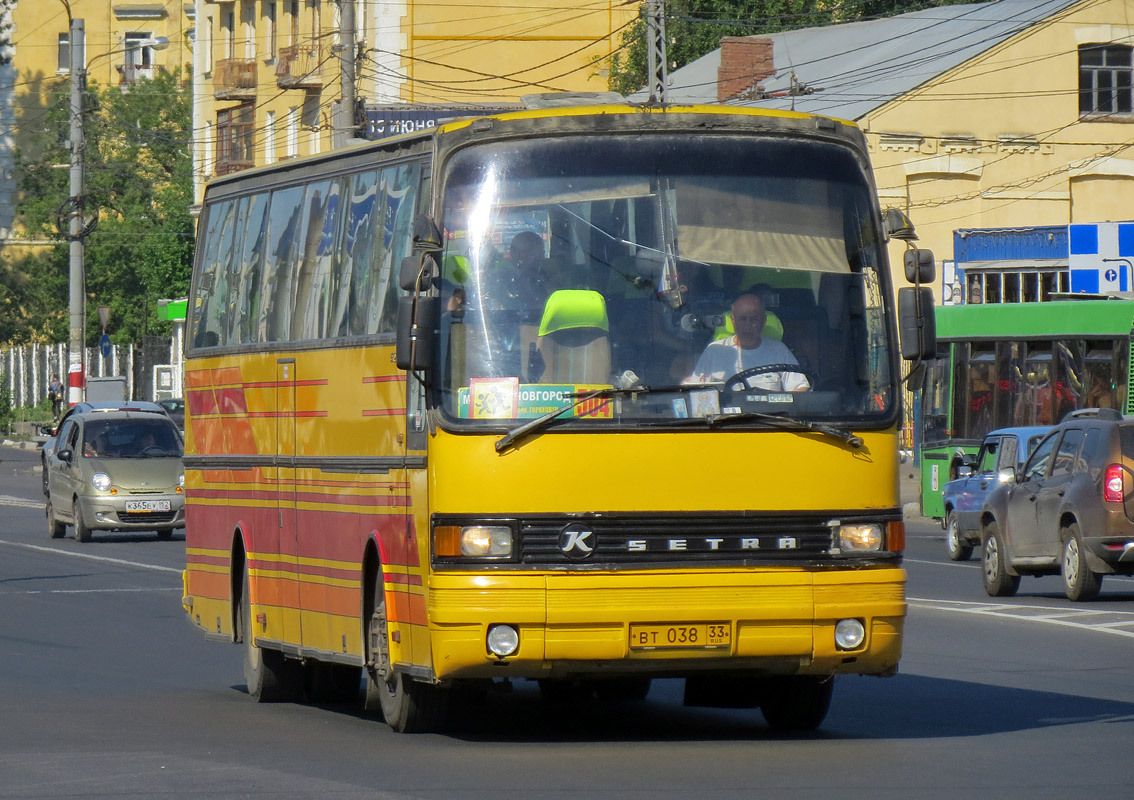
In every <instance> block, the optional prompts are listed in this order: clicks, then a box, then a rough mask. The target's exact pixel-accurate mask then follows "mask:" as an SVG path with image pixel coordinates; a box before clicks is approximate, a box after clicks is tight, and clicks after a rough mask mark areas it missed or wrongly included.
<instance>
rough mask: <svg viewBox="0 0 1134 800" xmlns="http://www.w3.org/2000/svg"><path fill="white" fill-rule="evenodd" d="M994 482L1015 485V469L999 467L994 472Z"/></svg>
mask: <svg viewBox="0 0 1134 800" xmlns="http://www.w3.org/2000/svg"><path fill="white" fill-rule="evenodd" d="M996 480H998V481H1000V482H1001V483H1015V482H1016V469H1015V468H1014V467H1001V468H1000V469H998V470H997V471H996Z"/></svg>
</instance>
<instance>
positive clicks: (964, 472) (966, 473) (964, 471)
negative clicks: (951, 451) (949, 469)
mask: <svg viewBox="0 0 1134 800" xmlns="http://www.w3.org/2000/svg"><path fill="white" fill-rule="evenodd" d="M972 474H973V468H972V467H970V466H968V465H967V464H962V465H961V466H959V467H957V477H958V478H971V477H972Z"/></svg>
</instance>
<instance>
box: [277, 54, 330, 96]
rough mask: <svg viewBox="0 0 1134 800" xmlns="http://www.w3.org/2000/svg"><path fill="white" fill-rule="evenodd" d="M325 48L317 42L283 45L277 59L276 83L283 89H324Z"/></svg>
mask: <svg viewBox="0 0 1134 800" xmlns="http://www.w3.org/2000/svg"><path fill="white" fill-rule="evenodd" d="M324 50H325V48H323V47H320V46H319V45H317V44H293V45H291V46H289V47H281V48H280V51H279V59H278V60H277V61H276V85H277V86H279V87H280V88H281V89H308V90H311V89H322V88H323V76H322V70H323V60H324V58H325V56H326V55H327V54H326V53H325V52H324Z"/></svg>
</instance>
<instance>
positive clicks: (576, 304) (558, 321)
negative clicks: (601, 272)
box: [539, 289, 610, 336]
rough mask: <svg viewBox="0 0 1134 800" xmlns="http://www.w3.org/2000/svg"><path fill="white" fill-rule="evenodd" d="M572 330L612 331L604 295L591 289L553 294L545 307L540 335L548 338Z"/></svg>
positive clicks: (569, 290) (568, 290) (561, 290)
mask: <svg viewBox="0 0 1134 800" xmlns="http://www.w3.org/2000/svg"><path fill="white" fill-rule="evenodd" d="M571 328H601V329H602V330H604V331H609V330H610V321H609V320H608V319H607V316H606V301H605V300H603V299H602V295H601V294H599V293H598V292H595V291H591V290H590V289H560V290H559V291H557V292H552V293H551V297H549V298H547V304H546V305H545V306H544V307H543V319H542V320H540V323H539V335H540V336H546V335H547V334H549V333H555V332H556V331H565V330H570V329H571Z"/></svg>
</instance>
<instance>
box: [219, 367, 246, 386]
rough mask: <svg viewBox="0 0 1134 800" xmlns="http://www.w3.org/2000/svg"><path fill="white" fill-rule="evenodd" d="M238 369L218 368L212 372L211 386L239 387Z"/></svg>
mask: <svg viewBox="0 0 1134 800" xmlns="http://www.w3.org/2000/svg"><path fill="white" fill-rule="evenodd" d="M240 382H241V380H240V367H220V368H219V369H214V370H213V386H231V385H239V384H240Z"/></svg>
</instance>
